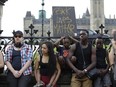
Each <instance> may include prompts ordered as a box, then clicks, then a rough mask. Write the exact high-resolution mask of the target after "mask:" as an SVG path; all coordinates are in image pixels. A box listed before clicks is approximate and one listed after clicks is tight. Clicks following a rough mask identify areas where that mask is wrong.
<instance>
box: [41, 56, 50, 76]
mask: <svg viewBox="0 0 116 87" xmlns="http://www.w3.org/2000/svg"><path fill="white" fill-rule="evenodd" d="M48 66H49V65H48V63H43V62H42V56H40V61H39V67H40V74H41V75H43V76H49V72H48V71H49V70H48Z"/></svg>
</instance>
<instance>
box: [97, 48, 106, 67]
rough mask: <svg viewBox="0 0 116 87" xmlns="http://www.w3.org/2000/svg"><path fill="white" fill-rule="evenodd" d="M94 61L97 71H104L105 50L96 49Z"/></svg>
mask: <svg viewBox="0 0 116 87" xmlns="http://www.w3.org/2000/svg"><path fill="white" fill-rule="evenodd" d="M96 59H97V64H96V68H97V69H101V68H104V69H106V67H107V64H106V49H97V50H96Z"/></svg>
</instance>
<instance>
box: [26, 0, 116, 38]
mask: <svg viewBox="0 0 116 87" xmlns="http://www.w3.org/2000/svg"><path fill="white" fill-rule="evenodd" d="M90 7H91V9H90V10H91V14H90V13H89V10H88V9H87V10H86V12H85V13H84V14H83V15H82V17H81V18H78V19H76V24H77V29H93V30H98V29H99V26H100V25H101V24H103V25H104V26H105V28H104V29H106V30H108V31H109V32H108V33H109V34H111V30H112V29H116V19H115V16H114V18H112V19H111V18H105V16H104V0H90ZM93 7H94V8H93ZM44 12H45V11H44ZM43 23H44V27H43V36H47V31H48V30H50V32H51V36H53V20H52V17H51V18H46V16H45V17H44V22H43ZM30 24H33V25H34V26H35V28H34V29H35V30H38V33H37V34H36V35H35V36H41V35H42V18H41V16H40V15H39V18H38V19H35V17H34V16H33V15H32V14H31V12H30V11H28V12H27V13H26V16H25V18H24V30H28V29H29V28H28V27H29V25H30ZM25 35H26V36H28V35H29V34H25Z"/></svg>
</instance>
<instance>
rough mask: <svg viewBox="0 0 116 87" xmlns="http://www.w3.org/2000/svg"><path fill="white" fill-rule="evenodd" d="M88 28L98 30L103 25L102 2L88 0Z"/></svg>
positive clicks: (99, 0)
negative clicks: (89, 12) (89, 14)
mask: <svg viewBox="0 0 116 87" xmlns="http://www.w3.org/2000/svg"><path fill="white" fill-rule="evenodd" d="M90 10H91V16H90V28H91V29H93V30H98V29H99V26H100V25H101V24H103V25H104V24H105V16H104V0H90Z"/></svg>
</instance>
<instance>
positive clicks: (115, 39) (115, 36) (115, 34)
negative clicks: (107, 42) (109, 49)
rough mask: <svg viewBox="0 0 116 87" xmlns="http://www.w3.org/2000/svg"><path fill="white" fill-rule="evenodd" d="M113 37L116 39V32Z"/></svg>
mask: <svg viewBox="0 0 116 87" xmlns="http://www.w3.org/2000/svg"><path fill="white" fill-rule="evenodd" d="M113 39H114V41H116V32H115V33H114V35H113Z"/></svg>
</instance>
